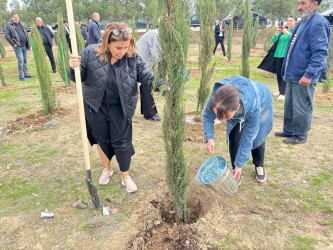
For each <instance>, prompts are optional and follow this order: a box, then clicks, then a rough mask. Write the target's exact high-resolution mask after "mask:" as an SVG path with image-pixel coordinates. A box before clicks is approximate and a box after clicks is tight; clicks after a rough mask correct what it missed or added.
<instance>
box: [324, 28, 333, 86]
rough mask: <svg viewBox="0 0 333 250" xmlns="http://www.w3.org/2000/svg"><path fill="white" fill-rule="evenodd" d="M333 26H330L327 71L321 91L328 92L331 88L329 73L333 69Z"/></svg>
mask: <svg viewBox="0 0 333 250" xmlns="http://www.w3.org/2000/svg"><path fill="white" fill-rule="evenodd" d="M332 32H333V28H331V40H330V46H329V50H328V58H327V67H326V69H325V71H326V73H327V80H326V81H325V82H324V85H323V91H324V92H328V91H329V90H330V89H331V79H330V73H331V71H332V70H333V34H332Z"/></svg>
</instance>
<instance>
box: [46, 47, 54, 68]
mask: <svg viewBox="0 0 333 250" xmlns="http://www.w3.org/2000/svg"><path fill="white" fill-rule="evenodd" d="M44 47H45V51H46V54H47V56H48V57H49V59H50V63H51V67H52V70H53V71H55V70H56V64H55V61H54V56H53V51H52V47H51V45H50V44H44Z"/></svg>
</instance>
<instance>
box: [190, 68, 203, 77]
mask: <svg viewBox="0 0 333 250" xmlns="http://www.w3.org/2000/svg"><path fill="white" fill-rule="evenodd" d="M190 77H191V78H200V77H201V70H200V69H191V73H190Z"/></svg>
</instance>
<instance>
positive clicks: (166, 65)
mask: <svg viewBox="0 0 333 250" xmlns="http://www.w3.org/2000/svg"><path fill="white" fill-rule="evenodd" d="M160 6H163V12H164V14H163V15H162V18H161V19H162V20H161V22H160V26H159V43H160V48H161V50H160V56H161V58H162V60H161V63H160V65H159V67H160V72H162V73H159V75H158V77H161V78H163V79H164V80H165V82H166V85H167V90H166V95H165V98H166V103H165V107H164V119H163V138H164V143H165V150H166V161H167V164H166V172H167V184H168V187H169V190H170V193H171V196H172V200H173V203H174V208H175V211H176V214H177V216H178V217H179V218H181V219H183V218H184V217H185V215H186V214H187V213H186V202H187V200H186V197H187V196H186V192H187V188H188V185H189V172H188V169H187V167H186V165H185V158H184V148H183V143H184V139H185V138H184V137H185V125H184V120H185V119H184V118H185V117H184V116H185V112H184V98H183V95H184V87H185V82H186V80H187V79H186V78H185V77H184V75H185V73H186V62H187V57H188V47H189V32H190V27H189V24H188V23H187V22H186V16H187V8H188V1H186V0H161V1H160ZM210 53H211V52H210ZM185 218H186V217H185Z"/></svg>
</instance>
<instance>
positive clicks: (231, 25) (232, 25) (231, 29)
mask: <svg viewBox="0 0 333 250" xmlns="http://www.w3.org/2000/svg"><path fill="white" fill-rule="evenodd" d="M233 30H234V19H233V16H231V20H230V25H229V35H228V61H229V62H230V60H231V46H232V32H233Z"/></svg>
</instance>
